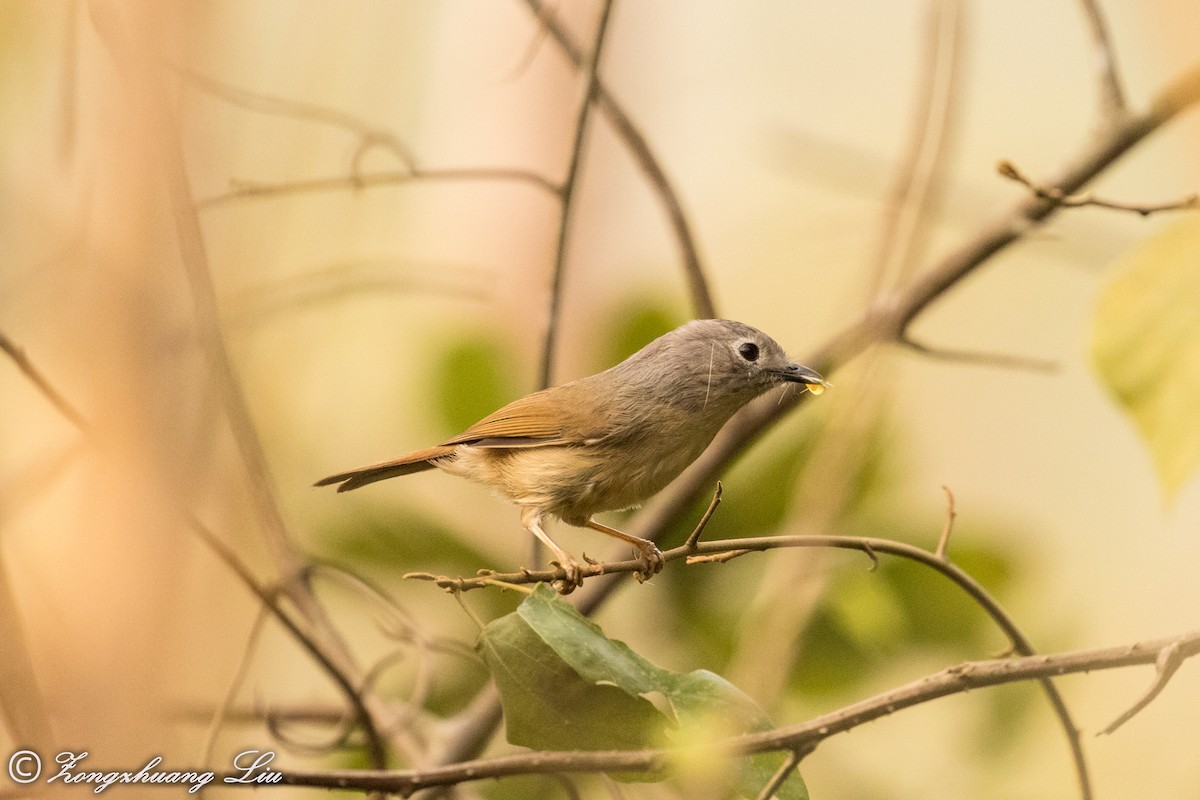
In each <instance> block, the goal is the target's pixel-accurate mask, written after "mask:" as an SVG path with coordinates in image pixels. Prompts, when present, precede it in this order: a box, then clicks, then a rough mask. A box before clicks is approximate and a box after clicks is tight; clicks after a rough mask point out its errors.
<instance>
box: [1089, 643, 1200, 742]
mask: <svg viewBox="0 0 1200 800" xmlns="http://www.w3.org/2000/svg"><path fill="white" fill-rule="evenodd" d="M1185 658H1187V654H1185V653H1184V651H1183V645H1182V642H1180V641H1177V642H1175V643H1174V644H1172V645H1171V646H1170V647H1167V648H1164V649H1163V650H1161V651H1159V654H1158V658H1157V659H1155V662H1154V668H1155V677H1154V683H1152V684H1151V685H1150V688H1149V689H1147V690H1146V693H1145V694H1144V695H1142V697H1141V698H1140V699H1139V700H1138V701H1137V702H1136V703H1134V704H1133V705H1132V706H1130V707H1129V709H1128V710H1126V711H1125V713H1123V714H1121V716H1119V717H1117V718H1116V719H1114V720H1113V721H1112V722H1111V723H1109V724H1108V726H1106V727H1105V728H1104V730H1102V731H1100V733H1099V734H1098V735H1099V736H1106V735H1108V734H1110V733H1112V732H1113V731H1115V730H1116V729H1117V728H1119V727H1121V726H1122V725H1124V724H1125V723H1126V722H1128V721H1129V720H1131V719H1133V718H1134V717H1135V716H1136V715H1137V713H1138V712H1139V711H1141V710H1142V709H1143V708H1145V707H1146V706H1148V705H1150V703H1151V702H1153V700H1154V698H1156V697H1158V696H1159V694H1161V693H1162V690H1163V689H1165V688H1167V682H1168V681H1170V680H1171V678H1172V676H1174V675H1175V672H1176V670H1178V669H1179V667H1180V666H1181V665H1182V664H1183V661H1184V659H1185Z"/></svg>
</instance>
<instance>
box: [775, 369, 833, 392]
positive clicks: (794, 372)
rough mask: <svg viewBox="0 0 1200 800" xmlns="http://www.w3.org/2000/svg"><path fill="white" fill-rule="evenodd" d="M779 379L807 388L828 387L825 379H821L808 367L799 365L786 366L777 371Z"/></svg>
mask: <svg viewBox="0 0 1200 800" xmlns="http://www.w3.org/2000/svg"><path fill="white" fill-rule="evenodd" d="M778 374H779V377H780V378H783V379H784V380H785V381H791V382H792V383H803V384H806V385H808V386H821V387H825V386H828V385H829V384H827V383H826V382H825V379H824V378H822V377H821V376H820V375H819V374H817V372H816V371H814V370H811V369H809V368H808V367H802V366H800V365H799V364H788V365H787V366H786V367H784V368H783V369H781V370H780V371H779V373H778Z"/></svg>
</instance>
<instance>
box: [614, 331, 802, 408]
mask: <svg viewBox="0 0 1200 800" xmlns="http://www.w3.org/2000/svg"><path fill="white" fill-rule="evenodd" d="M612 372H614V373H619V375H614V377H619V378H621V379H622V380H623V382H628V383H629V384H631V385H632V386H633V387H636V390H637V391H640V392H642V393H644V394H646V395H650V396H655V397H658V398H661V399H663V400H666V401H669V402H670V403H672V404H673V405H681V406H684V407H687V408H691V409H693V410H699V409H703V408H710V409H712V410H714V411H716V410H718V409H720V410H725V411H727V413H732V412H733V411H736V410H737V409H738V408H740V407H741V406H742V405H744V404H745V403H748V402H749V401H750V400H752V399H754V398H755V397H757V396H758V395H760V394H762V393H763V392H765V391H767V390H768V389H770V388H772V387H773V386H778V385H779V384H781V383H789V382H790V383H799V384H803V385H808V386H816V387H824V386H825V380H824V379H823V378H822V377H821V376H820V375H818V374H817V373H816V372H814V371H813V370H811V369H809V368H808V367H802V366H800V365H799V364H796V363H793V362H791V361H790V360H789V359H788V357H787V354H786V353H784V352H783V348H781V347H780V346H779V345H778V344H777V343H776V342H775V340H774V339H772V338H771V337H770V336H767V335H766V334H765V333H763V332H762V331H760V330H757V329H756V328H752V327H750V326H749V325H745V324H743V323H741V322H734V321H732V320H727V319H701V320H693V321H692V322H689V323H687V324H686V325H682V326H680V327H678V328H676V329H675V330H673V331H671V332H670V333H668V334H665V335H663V336H660V337H659V338H657V339H655V340H654V341H653V342H651V343H650V344H648V345H646V346H645V347H643V348H642V349H641V350H639V351H638V352H636V353H634V354H633V355H632V356H630V357H629V358H628V359H627V360H625V361H624V362H622V363H621V364H619V365H617V366H616V367H614V368H613V370H612ZM631 388H632V387H631Z"/></svg>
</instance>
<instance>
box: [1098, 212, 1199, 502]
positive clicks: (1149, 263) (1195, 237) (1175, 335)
mask: <svg viewBox="0 0 1200 800" xmlns="http://www.w3.org/2000/svg"><path fill="white" fill-rule="evenodd" d="M1115 272H1116V275H1115V277H1114V278H1113V280H1112V281H1111V282H1110V283H1109V285H1108V286H1107V287H1106V288H1105V289H1104V291H1103V292H1102V293H1101V295H1100V301H1099V303H1098V304H1097V307H1096V318H1095V329H1094V334H1093V339H1092V357H1093V359H1094V361H1095V364H1096V368H1097V370H1098V371H1099V373H1100V378H1101V380H1102V381H1103V382H1104V384H1105V385H1106V386H1107V388H1108V390H1109V391H1110V392H1112V394H1113V395H1114V396H1115V397H1116V399H1117V402H1119V403H1120V404H1121V406H1122V407H1123V408H1124V410H1125V412H1126V413H1128V414H1129V415H1130V416H1131V417H1132V418H1133V421H1134V424H1136V425H1137V428H1138V431H1139V433H1141V436H1142V440H1143V441H1144V442H1145V443H1146V446H1147V447H1148V448H1149V450H1150V455H1151V457H1152V458H1153V460H1154V466H1155V469H1156V471H1157V473H1158V479H1159V482H1160V484H1161V485H1162V487H1163V492H1164V494H1165V496H1166V497H1167V498H1168V499H1172V498H1174V496H1175V495H1176V494H1177V493H1178V491H1179V489H1180V488H1181V487H1182V486H1183V484H1184V483H1185V482H1186V480H1187V479H1188V477H1189V476H1191V475H1192V473H1194V472H1195V471H1196V467H1197V466H1200V415H1198V414H1196V399H1197V398H1198V397H1200V313H1197V309H1198V303H1200V219H1197V218H1196V217H1194V216H1193V217H1189V218H1187V219H1184V220H1182V221H1180V222H1178V223H1176V224H1174V225H1172V226H1170V227H1168V228H1165V229H1164V230H1162V231H1160V232H1159V233H1158V234H1156V235H1154V236H1152V237H1150V238H1149V239H1147V240H1146V241H1145V242H1143V243H1142V244H1141V245H1140V246H1139V247H1138V248H1137V249H1135V250H1134V251H1133V252H1132V253H1130V254H1129V255H1127V256H1126V257H1125V258H1123V259H1122V260H1121V261H1120V262H1118V264H1117V265H1116V267H1115Z"/></svg>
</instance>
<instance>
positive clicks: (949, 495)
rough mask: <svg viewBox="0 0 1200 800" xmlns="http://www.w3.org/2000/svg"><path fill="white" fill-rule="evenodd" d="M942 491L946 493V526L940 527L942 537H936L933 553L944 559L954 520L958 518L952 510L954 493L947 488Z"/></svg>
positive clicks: (955, 511) (956, 513)
mask: <svg viewBox="0 0 1200 800" xmlns="http://www.w3.org/2000/svg"><path fill="white" fill-rule="evenodd" d="M942 491H943V492H945V493H946V524H945V525H943V526H942V535H941V536H939V537H938V543H937V549H935V550H934V551H933V554H934V555H935V556H937V557H938V558H945V557H946V546H947V545H949V544H950V534H951V533H952V532H953V531H954V519H955V517H957V516H958V511H957V510H955V508H954V492H952V491H950V487H949V486H943V487H942Z"/></svg>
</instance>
